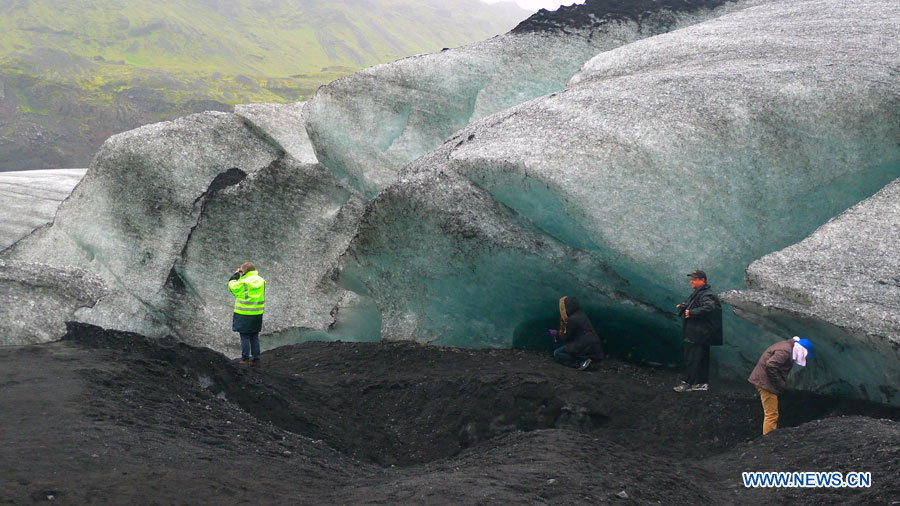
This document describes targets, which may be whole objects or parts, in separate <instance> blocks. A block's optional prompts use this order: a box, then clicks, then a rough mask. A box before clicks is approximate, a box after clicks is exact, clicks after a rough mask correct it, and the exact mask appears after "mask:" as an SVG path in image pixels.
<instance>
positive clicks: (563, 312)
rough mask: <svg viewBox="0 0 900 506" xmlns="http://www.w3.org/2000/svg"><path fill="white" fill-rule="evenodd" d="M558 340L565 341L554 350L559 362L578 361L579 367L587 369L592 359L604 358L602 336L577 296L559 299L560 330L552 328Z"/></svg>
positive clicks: (554, 355) (551, 331)
mask: <svg viewBox="0 0 900 506" xmlns="http://www.w3.org/2000/svg"><path fill="white" fill-rule="evenodd" d="M550 334H552V335H553V337H554V338H555V339H556V340H557V341H558V342H562V343H565V344H563V345H562V346H560V347H559V348H557V349H556V350H554V352H553V358H555V359H556V360H557V361H559V362H576V361H577V362H578V369H579V370H582V371H583V370H585V369H587V368H588V366H590V365H591V361H593V360H600V359H602V358H603V348H602V346H601V344H600V337H599V336H598V335H597V332H595V331H594V326H593V325H591V320H589V319H588V317H587V315H586V314H584V312H583V311H581V310H580V309H579V307H578V300H576V299H575V297H563V298H561V299H559V331H556V330H555V329H552V330H550Z"/></svg>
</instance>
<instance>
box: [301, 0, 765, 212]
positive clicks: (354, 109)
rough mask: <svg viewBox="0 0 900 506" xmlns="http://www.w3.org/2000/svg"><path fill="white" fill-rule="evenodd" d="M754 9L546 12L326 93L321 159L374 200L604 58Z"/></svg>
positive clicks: (706, 5) (311, 114) (371, 71)
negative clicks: (475, 131)
mask: <svg viewBox="0 0 900 506" xmlns="http://www.w3.org/2000/svg"><path fill="white" fill-rule="evenodd" d="M755 3H759V2H758V1H755V0H751V1H748V0H744V1H739V2H735V1H725V0H705V1H674V2H654V1H648V0H640V1H634V2H628V3H627V5H622V4H620V3H618V4H617V5H612V4H613V2H608V1H602V0H589V1H588V2H586V3H585V4H584V5H579V6H572V7H562V8H560V9H559V10H558V11H556V12H552V13H551V12H546V11H543V12H539V13H538V14H536V15H534V16H532V17H531V18H529V19H528V20H526V21H524V22H522V23H521V24H520V25H519V26H518V27H516V28H515V29H514V30H512V31H511V32H509V33H507V34H504V35H499V36H497V37H494V38H491V39H489V40H486V41H483V42H480V43H475V44H470V45H468V46H463V47H460V48H453V49H445V50H444V51H441V52H439V53H433V54H426V55H418V56H413V57H409V58H405V59H402V60H399V61H396V62H393V63H389V64H383V65H377V66H374V67H371V68H368V69H364V70H362V71H360V72H357V73H355V74H353V75H350V76H348V77H345V78H342V79H339V80H337V81H335V82H333V83H330V84H328V85H326V86H323V87H322V88H320V89H319V91H318V92H317V93H316V95H315V96H314V97H313V98H312V99H311V100H310V102H309V106H308V120H307V124H306V128H307V132H308V133H309V137H310V139H311V140H312V142H313V145H314V148H315V152H316V156H317V158H318V160H319V161H320V162H321V163H322V164H323V165H325V166H326V167H328V168H329V169H331V170H332V171H333V172H334V173H335V175H336V176H337V177H338V178H339V179H341V181H343V182H345V183H347V184H349V185H350V186H353V187H354V188H356V189H357V190H358V191H360V192H361V193H363V194H364V195H365V196H366V197H368V198H372V197H374V195H375V194H376V193H377V192H378V191H379V190H381V189H383V188H384V187H386V186H387V185H389V184H390V183H392V182H393V181H394V180H395V179H396V175H397V172H398V171H399V170H400V169H401V168H402V167H403V166H404V165H405V164H406V163H408V162H410V161H412V160H414V159H416V158H418V157H419V156H422V155H424V154H426V153H428V152H429V151H431V150H432V149H434V148H437V147H438V146H440V145H441V143H442V142H443V141H444V140H445V139H446V138H447V137H449V136H450V135H452V134H453V133H454V132H456V131H457V130H459V129H461V128H463V127H465V126H466V125H467V124H469V123H470V122H472V121H476V120H478V119H481V118H483V117H486V116H488V115H490V114H493V113H496V112H499V111H502V110H505V109H508V108H510V107H512V106H515V105H518V104H521V103H523V102H526V101H528V100H531V99H534V98H537V97H540V96H543V95H546V94H548V93H552V92H556V91H559V90H561V89H563V88H564V87H565V85H566V83H567V82H568V80H569V79H570V78H571V77H572V75H573V74H574V73H575V72H576V71H578V69H579V68H581V66H582V65H584V63H585V62H586V61H588V60H589V59H590V58H592V57H594V56H595V55H597V53H599V52H602V51H606V50H609V49H612V48H615V47H619V46H622V45H624V44H628V43H630V42H634V41H635V40H639V39H642V38H646V37H651V36H653V35H657V34H660V33H664V32H667V31H671V30H675V29H677V28H680V27H683V26H688V25H690V24H693V23H697V22H699V21H703V20H705V19H708V18H711V17H715V16H718V15H722V14H723V13H726V12H729V11H733V10H737V9H740V8H742V7H745V6H747V5H752V4H755Z"/></svg>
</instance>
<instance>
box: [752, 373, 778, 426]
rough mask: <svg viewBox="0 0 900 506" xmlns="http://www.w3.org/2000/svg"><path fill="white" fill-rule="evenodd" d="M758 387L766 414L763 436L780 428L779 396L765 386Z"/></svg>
mask: <svg viewBox="0 0 900 506" xmlns="http://www.w3.org/2000/svg"><path fill="white" fill-rule="evenodd" d="M754 386H755V385H754ZM756 389H757V390H759V398H760V399H761V400H762V405H763V413H764V414H765V417H764V418H763V436H765V435H766V434H768V433H770V432H772V431H773V430H775V429H777V428H778V396H777V395H775V394H773V393H772V392H770V391H768V390H766V389H763V388H759V387H756Z"/></svg>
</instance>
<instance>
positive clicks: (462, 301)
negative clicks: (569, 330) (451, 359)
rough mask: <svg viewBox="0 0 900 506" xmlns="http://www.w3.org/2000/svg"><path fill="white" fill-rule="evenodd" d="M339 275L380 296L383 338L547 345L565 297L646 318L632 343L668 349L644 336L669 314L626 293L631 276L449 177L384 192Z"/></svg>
mask: <svg viewBox="0 0 900 506" xmlns="http://www.w3.org/2000/svg"><path fill="white" fill-rule="evenodd" d="M342 282H343V284H344V285H345V286H346V287H348V288H349V289H352V290H355V291H356V292H358V293H361V294H364V295H366V296H370V297H372V298H373V299H374V300H375V301H377V307H378V310H379V311H380V313H381V315H382V327H381V335H382V338H384V339H389V340H419V341H427V342H432V343H436V344H448V345H467V346H489V347H510V346H512V345H515V346H523V347H535V346H538V347H539V346H546V345H547V344H548V343H547V341H548V340H547V339H546V338H547V334H546V329H548V328H553V327H556V326H558V317H557V316H555V315H554V309H555V308H556V307H558V300H559V297H560V294H566V295H572V296H576V297H580V298H581V299H582V300H583V301H584V306H585V307H589V308H591V310H592V311H593V313H594V314H595V315H604V318H605V317H606V316H607V315H609V316H611V315H613V314H615V315H616V316H617V319H618V321H628V320H634V321H638V320H640V321H641V323H640V325H642V326H643V328H644V330H645V332H644V333H642V334H641V335H636V336H634V337H635V339H634V341H633V342H632V343H629V345H631V346H632V347H643V348H645V349H649V348H651V347H656V348H658V349H659V350H662V349H663V348H665V347H664V346H662V347H660V346H659V343H658V342H654V343H652V344H651V343H649V342H647V341H646V339H648V338H652V337H653V335H654V333H655V329H656V328H659V327H662V328H665V327H667V326H668V323H669V322H668V319H669V317H668V316H667V315H663V314H661V313H659V312H658V311H655V310H654V308H652V307H649V306H647V305H646V304H644V303H642V302H641V301H639V300H636V299H634V298H632V297H630V296H629V295H628V294H627V293H625V292H624V291H623V290H620V288H622V287H624V286H625V285H627V281H625V280H623V279H622V278H621V277H620V276H619V275H618V273H616V272H615V271H614V270H612V269H611V268H609V266H607V265H605V264H604V263H603V262H599V261H597V259H596V258H594V257H592V256H591V255H589V254H587V253H585V252H583V251H580V250H578V249H575V248H572V247H569V246H567V245H565V244H562V243H560V242H559V241H557V240H555V239H553V238H551V237H548V236H547V235H546V234H544V233H543V232H542V231H540V230H539V229H537V228H536V227H535V226H534V225H533V224H532V223H530V222H529V221H528V220H523V219H522V218H521V216H519V215H517V214H516V213H514V212H512V211H511V210H510V209H509V208H507V207H506V206H504V205H502V204H500V203H498V202H497V200H496V199H494V198H493V197H492V196H491V195H490V194H489V193H488V192H486V191H485V190H483V189H481V188H479V187H478V186H476V185H474V184H473V183H472V182H471V181H469V180H467V179H465V178H462V177H459V176H456V175H453V174H441V173H423V174H419V175H416V176H413V177H412V178H410V179H408V180H405V181H404V182H402V183H398V184H395V185H392V186H390V187H388V188H387V189H385V190H384V191H383V192H381V193H380V194H379V195H378V196H377V197H376V198H375V200H374V201H373V202H372V203H371V204H370V205H369V206H368V207H367V210H366V213H365V215H364V216H363V217H362V220H361V222H360V226H359V231H358V233H357V235H356V237H355V238H354V239H353V241H352V243H351V246H350V248H349V250H348V251H347V253H346V255H345V258H344V265H343V270H342ZM610 326H611V327H615V326H616V324H615V323H611V324H610ZM659 350H658V351H659ZM663 351H667V352H669V353H672V352H673V350H663Z"/></svg>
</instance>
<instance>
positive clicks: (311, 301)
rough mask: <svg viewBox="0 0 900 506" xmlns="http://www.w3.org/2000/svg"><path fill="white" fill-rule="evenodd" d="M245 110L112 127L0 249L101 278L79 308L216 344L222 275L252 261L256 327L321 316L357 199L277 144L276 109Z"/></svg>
mask: <svg viewBox="0 0 900 506" xmlns="http://www.w3.org/2000/svg"><path fill="white" fill-rule="evenodd" d="M263 112H264V111H263ZM248 116H253V117H254V120H253V121H254V122H255V123H254V124H253V125H251V124H249V123H248V120H247V119H245V118H242V117H239V116H237V115H234V114H226V113H202V114H197V115H193V116H188V117H185V118H181V119H178V120H175V121H172V122H164V123H158V124H155V125H149V126H145V127H141V128H139V129H136V130H132V131H130V132H126V133H123V134H120V135H116V136H113V137H111V138H110V139H109V140H108V141H107V142H106V143H105V144H104V145H103V147H102V148H101V150H100V152H99V153H98V154H97V156H96V157H95V159H94V162H93V163H92V165H91V168H90V169H89V171H88V173H87V175H86V176H85V178H84V180H83V181H82V183H81V184H80V185H79V186H78V187H77V188H76V190H75V191H74V192H73V193H72V195H71V196H70V197H69V198H68V199H67V200H66V201H65V202H64V203H63V204H62V205H61V206H60V209H59V212H58V214H57V216H56V219H55V220H54V222H53V224H52V226H49V227H45V228H42V229H39V230H37V231H35V232H34V233H32V234H31V235H30V236H28V237H26V238H25V239H23V240H21V241H19V242H18V243H17V244H15V245H14V246H13V247H11V248H9V249H7V250H5V251H4V252H3V255H2V256H3V257H4V258H7V259H18V260H26V261H38V260H39V261H41V262H44V263H46V264H50V265H53V266H59V267H61V266H74V267H79V268H83V269H86V270H89V271H91V272H94V273H96V274H98V275H99V276H100V277H102V278H103V280H104V281H105V282H106V284H107V285H108V287H109V293H108V294H107V295H106V296H105V297H103V298H102V299H101V300H100V301H99V302H98V303H97V304H96V305H93V307H91V308H88V309H81V310H79V311H78V312H77V313H76V317H77V319H79V320H80V321H84V322H88V323H93V324H96V325H100V326H103V327H107V328H115V329H120V330H128V331H135V332H140V333H142V334H145V335H150V336H162V335H166V334H172V335H175V336H177V337H179V338H180V339H181V340H183V341H185V342H189V343H194V344H202V345H206V346H210V347H212V348H215V349H218V350H220V351H225V352H228V353H234V352H235V339H234V335H233V333H232V332H231V327H230V322H231V313H232V305H233V298H232V297H231V295H230V292H228V290H227V289H226V288H225V283H226V281H227V279H228V277H229V276H230V275H231V273H232V272H233V271H234V269H236V268H237V266H239V265H240V264H241V263H242V262H244V261H247V260H251V261H253V262H255V263H257V265H258V266H259V268H260V272H261V274H262V275H263V276H264V277H266V278H267V279H268V280H269V282H270V285H269V287H270V293H269V294H268V295H269V297H267V299H268V300H267V303H268V308H267V312H266V319H265V327H264V334H275V335H277V334H279V333H282V332H294V333H296V334H297V336H298V338H299V337H302V334H303V331H305V330H309V329H314V330H321V329H323V328H326V329H327V328H328V326H329V325H333V324H334V323H335V322H334V318H333V317H332V315H330V312H332V311H337V309H336V308H337V307H338V306H339V303H340V301H342V300H345V299H347V296H346V295H345V294H344V293H343V291H342V290H339V289H337V288H335V287H334V285H333V283H331V282H330V277H329V276H331V269H332V268H333V264H334V263H335V261H336V259H337V256H338V255H339V254H340V252H341V251H343V249H344V247H345V245H346V243H347V242H348V241H349V237H350V236H351V234H352V230H353V228H354V226H355V223H356V216H357V215H358V214H360V213H361V212H362V201H361V198H360V197H359V196H358V195H357V194H356V193H355V192H353V191H352V190H349V189H346V188H344V187H342V186H341V185H339V184H338V183H337V181H336V180H335V179H334V177H333V176H332V175H331V173H330V172H329V171H327V170H325V169H323V168H322V167H321V166H319V165H317V164H309V163H301V162H299V161H296V160H294V159H293V158H292V157H291V156H290V155H287V154H286V153H285V152H284V150H282V149H281V145H280V143H284V144H288V142H285V141H284V139H285V137H284V136H285V135H287V132H286V131H281V130H280V127H277V126H273V125H278V120H277V118H276V119H273V118H264V117H262V115H261V113H260V111H259V110H256V111H255V112H254V113H253V114H252V115H251V114H249V113H248ZM275 116H283V115H282V114H280V113H279V114H275ZM260 125H263V126H260ZM263 132H267V133H263ZM301 132H302V131H301ZM276 138H278V139H279V141H278V142H273V139H276Z"/></svg>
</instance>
